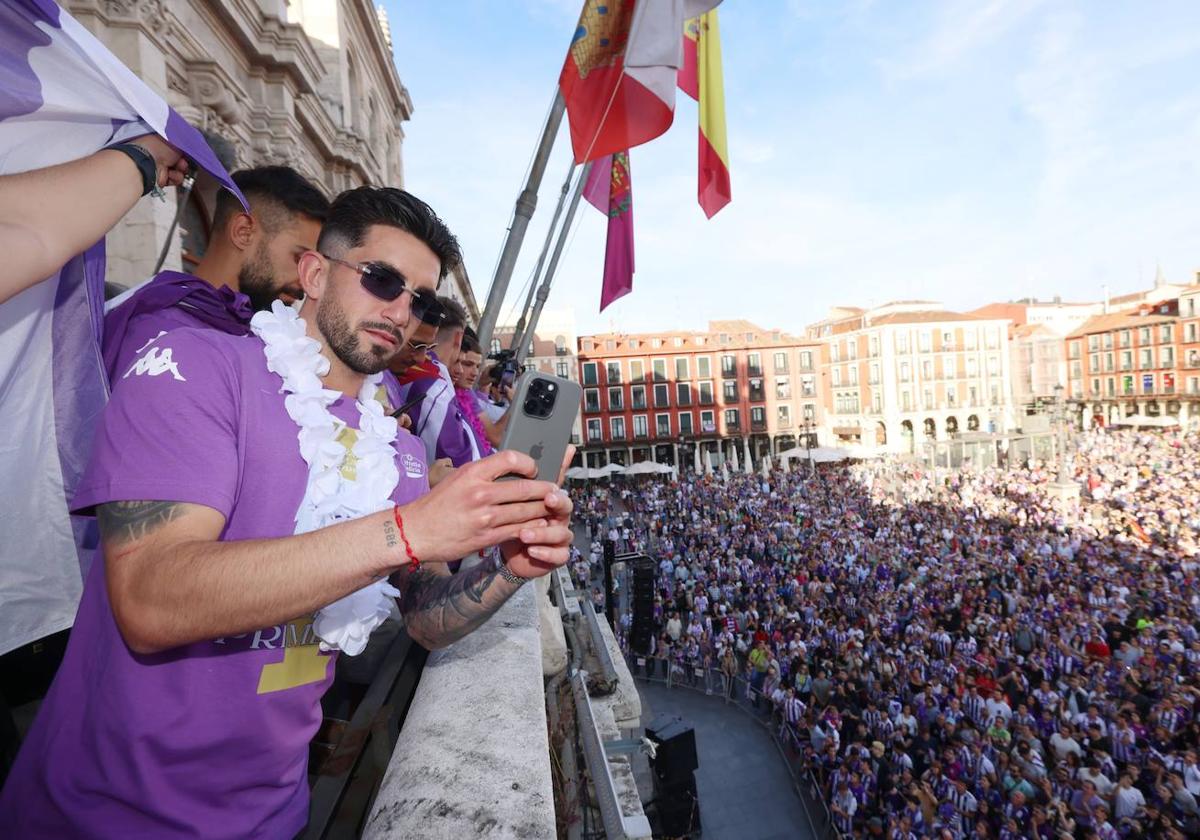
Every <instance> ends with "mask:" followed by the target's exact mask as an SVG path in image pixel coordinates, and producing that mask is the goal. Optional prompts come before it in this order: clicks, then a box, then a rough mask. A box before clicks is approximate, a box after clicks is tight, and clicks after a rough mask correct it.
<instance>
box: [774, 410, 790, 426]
mask: <svg viewBox="0 0 1200 840" xmlns="http://www.w3.org/2000/svg"><path fill="white" fill-rule="evenodd" d="M775 417H776V420H777V421H778V422H779V428H781V429H790V428H792V409H791V406H787V405H781V406H778V407H777V408H776V409H775Z"/></svg>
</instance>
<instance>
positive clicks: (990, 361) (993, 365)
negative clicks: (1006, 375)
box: [987, 356, 1000, 376]
mask: <svg viewBox="0 0 1200 840" xmlns="http://www.w3.org/2000/svg"><path fill="white" fill-rule="evenodd" d="M987 373H988V376H999V375H1000V357H999V356H988V357H987Z"/></svg>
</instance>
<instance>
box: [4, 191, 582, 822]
mask: <svg viewBox="0 0 1200 840" xmlns="http://www.w3.org/2000/svg"><path fill="white" fill-rule="evenodd" d="M460 258H461V257H460V254H459V249H458V244H457V242H456V241H455V239H454V237H453V236H452V235H451V234H450V232H449V231H448V230H447V229H446V227H445V225H444V224H443V223H442V221H441V220H440V219H438V217H437V216H436V215H435V214H434V213H433V211H432V210H431V209H430V208H429V207H428V206H427V205H426V204H424V202H421V201H420V200H418V199H416V198H414V197H413V196H411V195H409V194H408V193H405V192H403V191H400V190H395V189H377V188H370V187H362V188H359V189H356V190H351V191H349V192H347V193H344V194H343V195H341V196H340V197H339V198H338V199H337V200H336V201H335V202H334V203H333V205H332V206H331V208H330V211H329V218H328V220H327V222H326V224H325V226H324V228H323V229H322V232H321V237H320V241H319V243H318V249H317V250H315V251H308V252H306V253H305V254H304V255H303V256H302V257H301V258H300V260H299V264H298V269H299V279H300V284H301V287H302V289H303V292H304V303H303V306H302V307H301V309H300V311H299V317H297V315H296V313H295V311H294V310H292V309H290V308H288V307H286V306H283V305H282V304H276V306H275V307H273V308H272V310H271V311H270V312H265V313H259V315H257V316H256V318H255V322H254V324H253V327H254V334H253V335H250V336H233V335H229V334H227V333H223V332H220V331H217V330H212V329H205V330H199V329H179V330H175V331H173V332H171V333H169V334H167V335H165V336H162V337H160V338H159V339H158V340H157V341H156V342H153V343H152V345H151V346H150V347H149V348H147V350H146V351H145V352H144V353H143V354H142V355H141V356H139V357H138V364H137V365H136V366H135V368H134V370H135V371H136V372H135V373H134V374H132V375H131V376H130V377H129V378H128V379H125V380H123V382H122V384H121V386H120V387H118V388H116V389H114V391H113V396H112V399H111V401H110V402H109V404H108V406H107V408H106V410H105V414H104V417H103V419H102V421H101V423H100V429H99V432H98V435H97V439H96V444H95V447H94V454H93V458H92V462H91V464H90V465H89V467H88V470H87V472H86V474H85V476H84V479H83V481H82V482H81V484H80V488H81V489H80V492H79V495H78V496H77V497H76V499H75V506H76V509H77V510H78V511H80V512H83V511H91V510H95V511H96V514H97V518H98V520H99V524H100V532H101V541H102V546H101V551H99V552H97V558H96V560H95V562H94V563H93V565H92V568H91V571H90V573H89V576H88V580H87V582H86V584H85V587H84V593H83V598H82V601H81V603H80V607H79V612H78V615H77V618H76V622H75V627H74V630H73V631H72V633H71V638H70V642H69V644H68V647H67V652H66V656H65V657H64V660H63V664H62V667H61V668H60V669H59V671H58V674H57V676H56V678H55V682H54V684H53V686H52V687H51V689H50V692H49V693H48V695H47V696H46V699H45V700H44V702H43V704H42V706H41V709H40V711H39V714H38V717H37V720H36V721H35V722H34V724H33V727H32V729H31V731H30V733H29V735H28V737H27V738H26V740H25V743H24V744H23V747H22V750H21V752H20V754H19V755H18V757H17V760H16V764H15V765H14V767H13V769H12V771H11V773H10V775H9V777H8V780H7V783H6V785H5V787H4V789H3V792H2V793H0V825H3V826H4V827H5V832H6V834H5V836H6V837H8V836H11V837H21V838H24V837H76V836H91V835H93V834H95V832H97V831H101V830H102V831H103V832H104V833H105V834H106V835H111V836H127V837H154V838H182V837H205V838H213V840H223V838H229V840H233V839H234V838H246V837H293V836H295V835H296V834H297V833H298V832H299V831H300V830H301V829H302V828H303V827H304V825H305V823H306V821H307V817H308V785H307V774H306V770H307V763H308V762H307V756H308V744H309V740H310V739H311V737H312V735H313V734H314V733H315V731H316V729H317V726H318V725H319V723H320V721H321V707H320V699H321V695H322V694H323V693H324V691H325V689H326V687H327V686H328V685H329V683H330V681H331V679H332V676H333V666H334V662H335V658H336V656H337V654H336V653H325V652H323V651H322V650H321V648H320V647H319V646H318V641H319V639H318V637H317V634H318V633H321V639H323V640H327V638H328V628H326V627H318V626H317V625H316V624H314V622H313V615H314V611H318V610H320V611H321V612H322V614H325V608H326V607H327V605H330V604H333V603H334V602H337V601H340V599H342V598H344V597H345V596H347V595H349V594H351V593H356V592H359V590H362V589H364V588H370V589H369V591H370V592H371V593H372V595H373V597H379V596H381V595H382V594H383V593H382V592H380V591H379V588H378V587H377V586H376V582H378V581H382V580H384V579H387V580H389V581H390V582H391V583H392V584H393V585H394V586H396V587H397V588H398V589H399V592H400V595H399V597H398V598H397V601H398V604H399V607H400V610H401V612H402V614H403V616H404V621H405V626H406V629H407V630H408V633H409V635H411V636H412V637H413V638H414V639H415V640H417V641H418V642H419V643H421V644H422V645H425V646H426V647H430V648H437V647H442V646H445V645H447V644H450V643H451V642H453V641H455V640H457V639H459V638H462V637H463V636H464V635H466V634H467V633H469V632H471V631H472V630H474V629H475V628H476V627H478V626H480V625H481V624H482V623H483V622H484V621H486V620H487V618H488V617H489V616H491V615H492V614H493V613H495V611H496V610H497V609H499V607H500V606H501V605H502V604H504V602H505V601H506V600H507V599H508V598H509V597H510V596H511V595H512V594H513V593H514V592H516V591H517V589H518V588H519V587H520V586H521V585H522V583H524V582H525V581H526V580H528V579H531V578H535V577H539V576H542V575H545V574H547V573H548V572H550V571H552V570H553V569H554V568H556V567H558V566H561V565H562V564H563V563H565V562H566V560H567V556H568V554H567V548H568V546H569V545H570V542H571V532H570V530H569V527H568V525H569V520H570V513H571V503H570V500H569V499H568V498H567V497H566V495H565V494H563V493H562V492H561V491H560V490H559V489H558V487H556V486H555V485H553V484H551V483H548V482H539V481H535V480H533V479H532V478H531V477H532V476H534V475H536V472H537V468H536V465H535V463H534V462H533V460H532V459H531V458H529V457H527V456H526V455H524V454H521V453H518V452H501V453H498V454H496V455H493V456H491V457H489V458H485V459H483V460H481V461H478V462H476V463H472V464H467V465H465V466H464V467H462V468H460V469H457V470H455V471H454V472H453V473H452V474H451V475H450V476H448V477H447V478H446V479H445V480H444V481H442V482H441V483H440V484H439V485H438V486H437V487H436V488H434V489H433V490H432V491H430V490H428V487H427V484H426V481H425V457H424V450H423V447H422V446H421V445H420V442H419V441H417V440H416V439H415V438H413V437H412V436H411V435H409V434H408V433H407V432H404V431H403V430H401V431H399V432H397V430H396V426H395V421H394V420H393V419H392V418H389V417H387V416H386V415H384V414H383V412H382V408H381V406H380V404H379V402H378V401H377V400H375V399H374V398H373V397H372V395H371V392H372V391H373V389H374V387H375V381H376V380H375V378H374V377H375V376H377V375H378V374H380V373H381V372H382V371H383V370H384V369H385V368H386V367H387V365H388V363H389V362H390V361H391V359H392V357H393V356H394V355H395V354H396V352H397V351H398V350H399V348H400V347H401V346H403V345H404V344H405V343H406V342H407V341H409V340H410V339H411V338H412V337H413V334H414V333H415V331H416V329H417V324H418V318H417V317H414V316H416V315H418V313H419V312H424V311H426V307H427V306H428V305H429V301H430V300H432V299H434V294H435V289H436V287H437V285H438V283H439V282H440V280H441V278H442V277H444V275H445V274H446V272H447V270H449V269H450V268H451V267H452V266H453V265H454V264H455V263H456V262H457V261H458V260H459V259H460ZM569 457H570V453H569V454H568V458H569ZM564 466H565V465H564ZM501 476H517V478H515V479H513V480H508V481H497V480H496V479H498V478H500V477H501ZM371 511H378V512H371ZM330 522H332V523H333V524H327V523H330ZM297 531H299V533H296V532H297ZM494 545H498V546H499V547H500V551H499V552H498V555H499V556H498V557H497V560H496V561H495V562H493V563H484V564H480V565H477V566H474V567H472V568H471V569H467V570H464V571H461V572H460V573H459V574H457V575H453V576H451V575H447V574H445V573H443V572H441V571H440V567H442V566H443V565H444V564H446V563H448V562H451V561H453V560H456V559H458V558H461V557H464V556H467V555H469V554H472V553H474V552H477V551H479V550H480V549H483V548H485V547H488V546H494ZM346 649H347V650H349V649H350V648H349V647H348V648H346Z"/></svg>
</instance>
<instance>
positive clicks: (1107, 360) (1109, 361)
mask: <svg viewBox="0 0 1200 840" xmlns="http://www.w3.org/2000/svg"><path fill="white" fill-rule="evenodd" d="M1104 369H1105V370H1106V371H1108V372H1109V373H1112V372H1113V354H1112V353H1105V354H1104Z"/></svg>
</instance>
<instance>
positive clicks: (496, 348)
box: [488, 338, 501, 353]
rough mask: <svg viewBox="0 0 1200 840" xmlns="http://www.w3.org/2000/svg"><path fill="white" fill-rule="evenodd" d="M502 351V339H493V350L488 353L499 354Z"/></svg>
mask: <svg viewBox="0 0 1200 840" xmlns="http://www.w3.org/2000/svg"><path fill="white" fill-rule="evenodd" d="M500 349H501V347H500V339H498V338H493V339H492V345H491V349H490V350H489V351H488V352H489V353H499V352H500Z"/></svg>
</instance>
